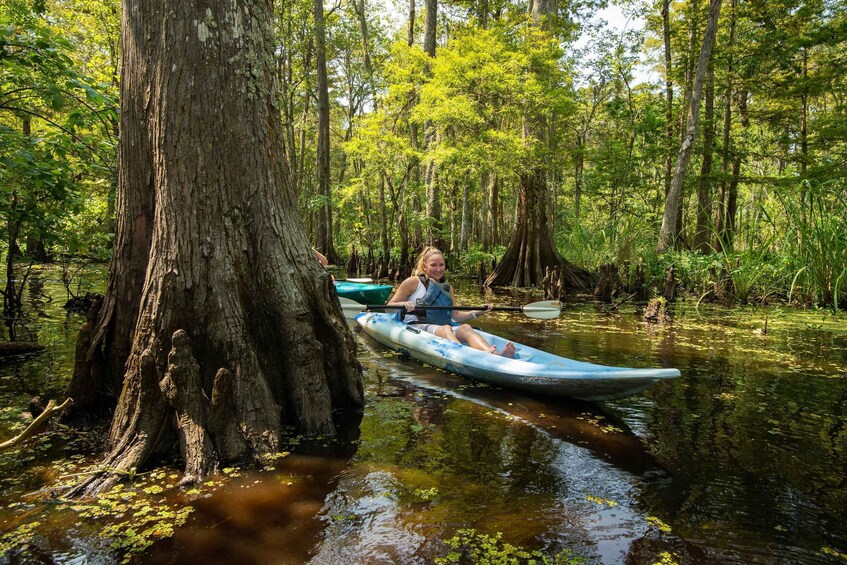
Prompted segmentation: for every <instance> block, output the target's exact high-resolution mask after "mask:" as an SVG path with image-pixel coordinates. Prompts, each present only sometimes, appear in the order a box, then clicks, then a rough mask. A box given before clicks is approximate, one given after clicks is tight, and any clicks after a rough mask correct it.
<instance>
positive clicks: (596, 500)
mask: <svg viewBox="0 0 847 565" xmlns="http://www.w3.org/2000/svg"><path fill="white" fill-rule="evenodd" d="M585 500H587V501H589V502H593V503H594V504H599V505H600V506H608V507H610V508H611V507H613V506H617V505H618V503H617V502H615V501H614V500H609V499H608V498H602V497H600V496H594V495H593V494H586V495H585Z"/></svg>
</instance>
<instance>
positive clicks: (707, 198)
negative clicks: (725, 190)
mask: <svg viewBox="0 0 847 565" xmlns="http://www.w3.org/2000/svg"><path fill="white" fill-rule="evenodd" d="M705 118H706V123H705V124H704V131H703V161H702V163H701V165H700V178H698V179H697V224H696V228H695V231H694V249H696V250H697V251H699V252H701V253H708V252H710V251H711V250H712V246H711V245H710V243H709V242H710V240H711V237H712V150H713V149H714V145H715V68H714V59H712V61H710V62H709V70H708V72H707V79H706V115H705Z"/></svg>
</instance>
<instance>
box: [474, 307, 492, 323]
mask: <svg viewBox="0 0 847 565" xmlns="http://www.w3.org/2000/svg"><path fill="white" fill-rule="evenodd" d="M482 307H483V310H474V311H473V312H472V313H471V318H474V319H476V318H479V317H480V316H482V315H483V314H485V313H486V312H488V311H489V310H491V309H492V308H494V305H493V304H483V305H482Z"/></svg>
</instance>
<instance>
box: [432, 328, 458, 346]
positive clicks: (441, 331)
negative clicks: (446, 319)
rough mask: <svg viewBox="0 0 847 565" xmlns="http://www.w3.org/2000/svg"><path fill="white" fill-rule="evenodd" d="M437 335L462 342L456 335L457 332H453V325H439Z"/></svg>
mask: <svg viewBox="0 0 847 565" xmlns="http://www.w3.org/2000/svg"><path fill="white" fill-rule="evenodd" d="M435 335H437V336H438V337H441V338H444V339H446V340H448V341H453V342H456V343H461V342H460V341H459V339H458V338H457V337H456V334H455V333H453V326H439V327H438V329H437V330H435Z"/></svg>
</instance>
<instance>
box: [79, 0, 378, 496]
mask: <svg viewBox="0 0 847 565" xmlns="http://www.w3.org/2000/svg"><path fill="white" fill-rule="evenodd" d="M164 13H167V14H168V17H167V18H164V19H163V18H162V17H161V14H164ZM123 14H124V15H123V22H122V37H123V45H124V49H123V64H122V74H123V76H122V81H121V90H122V92H121V146H120V158H119V171H120V174H119V198H118V218H117V220H118V221H117V229H118V233H117V238H116V246H115V254H114V258H113V261H112V265H111V270H110V281H109V285H108V290H107V294H106V297H105V302H104V305H103V307H102V309H101V311H100V316H99V319H98V332H97V333H96V334H95V337H94V338H93V340H92V344H91V347H90V348H89V360H90V361H91V362H92V365H93V364H94V361H95V358H96V353H97V352H98V351H102V352H103V355H104V358H105V362H106V364H107V365H108V368H109V370H110V376H111V382H112V383H114V384H118V383H121V382H122V387H121V389H120V390H121V395H120V399H119V402H118V404H117V407H116V409H115V414H114V418H113V420H112V425H111V430H110V433H109V439H108V443H107V447H108V449H109V450H110V452H109V454H108V455H107V456H106V458H105V461H104V463H103V468H106V469H110V471H109V472H107V473H106V474H105V475H100V476H98V477H96V478H95V479H93V480H91V481H88V482H86V484H84V485H80V487H79V488H85V489H86V490H87V491H89V492H94V491H99V490H101V489H103V488H107V487H108V486H110V485H111V484H112V483H113V482H115V481H116V480H117V479H118V478H119V473H120V472H121V471H128V470H129V469H131V468H133V467H139V466H141V465H143V464H144V463H145V462H146V461H147V460H148V459H149V458H150V457H151V456H153V455H156V454H158V453H161V452H164V451H166V450H167V449H169V448H170V446H172V445H173V440H174V439H175V438H176V435H177V434H176V432H177V428H176V427H175V421H174V419H173V418H172V417H171V414H172V413H173V412H172V410H171V409H170V408H169V406H168V402H167V400H166V396H165V395H164V394H163V393H162V390H161V389H160V386H159V383H160V381H161V380H162V379H163V378H164V377H165V375H166V372H167V368H168V355H169V352H170V351H171V349H172V336H173V335H174V332H176V331H177V330H180V329H182V330H184V331H185V332H186V335H187V338H186V340H187V342H188V344H189V346H190V349H191V351H193V354H194V356H195V357H196V359H197V362H198V365H199V369H198V371H199V379H200V383H201V388H202V389H203V391H204V393H205V394H206V395H207V397H208V396H211V397H212V398H215V396H216V392H218V393H219V391H216V390H215V387H216V386H223V385H222V384H220V382H219V379H216V378H215V376H216V374H219V373H220V370H221V369H223V370H224V371H228V372H229V373H231V374H232V375H233V378H232V381H231V383H229V384H230V385H231V389H230V391H229V395H230V396H231V399H232V404H233V410H232V411H231V412H230V413H229V414H228V416H227V420H228V422H229V423H231V424H233V425H234V428H237V430H238V433H239V436H240V438H241V440H242V441H243V442H244V444H245V445H246V446H247V449H246V452H245V455H246V456H252V457H259V456H260V455H262V454H265V453H270V452H274V451H275V450H276V449H277V447H278V445H279V442H280V439H281V435H282V425H283V423H290V424H293V425H294V426H296V428H298V429H299V430H302V431H303V432H306V433H323V434H332V433H333V431H334V428H333V422H332V411H333V409H335V408H358V407H361V405H362V402H363V394H362V385H361V369H360V367H359V365H358V363H357V362H356V359H355V342H354V340H353V337H352V334H351V333H350V331H349V329H348V327H347V324H346V323H345V321H344V317H343V314H342V312H341V309H340V307H339V305H338V301H337V299H336V298H335V294H334V291H333V287H332V283H331V281H330V278H329V275H328V274H327V273H326V272H325V271H324V270H323V269H322V268H321V267H320V266H319V265H318V264H317V262H316V261H314V260H313V259H312V253H311V249H310V245H309V242H308V240H307V238H306V233H305V229H304V227H303V224H302V222H301V220H300V218H299V216H298V213H297V209H298V207H297V197H296V194H295V190H294V189H293V187H292V185H291V180H290V176H289V169H288V163H287V161H286V148H285V145H284V143H283V140H282V134H283V129H282V124H281V122H280V114H279V111H278V107H277V98H276V96H275V93H274V92H273V81H272V77H273V49H274V45H273V34H272V14H271V7H270V4H269V3H266V2H258V1H256V0H234V1H233V0H227V1H224V0H212V1H211V2H208V3H206V4H204V5H203V6H199V5H195V4H193V3H177V2H170V1H168V0H158V1H151V2H145V3H135V2H131V1H129V0H127V1H126V2H124V6H123ZM174 345H178V344H174ZM124 368H125V371H123V370H122V369H124ZM121 377H123V378H121ZM77 378H86V377H85V375H84V374H81V375H80V376H79V377H77V376H76V375H75V377H74V380H75V379H77ZM72 384H73V383H72ZM218 396H219V394H218ZM215 451H216V457H217V458H218V459H221V460H224V459H227V451H226V450H225V449H224V448H223V445H222V443H221V442H219V441H216V442H215ZM191 457H194V459H195V460H194V461H185V464H186V468H187V469H188V468H194V467H195V466H196V464H197V463H202V461H200V460H199V459H197V457H196V456H191ZM115 472H117V473H118V474H115Z"/></svg>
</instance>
